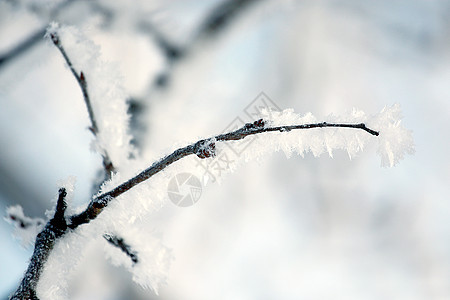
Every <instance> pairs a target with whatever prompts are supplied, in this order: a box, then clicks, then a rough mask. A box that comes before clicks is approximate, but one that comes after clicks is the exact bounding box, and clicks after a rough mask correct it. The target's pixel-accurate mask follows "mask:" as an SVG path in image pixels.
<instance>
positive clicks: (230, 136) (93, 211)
mask: <svg viewBox="0 0 450 300" xmlns="http://www.w3.org/2000/svg"><path fill="white" fill-rule="evenodd" d="M324 127H341V128H353V129H361V130H364V131H366V132H368V133H370V134H372V135H375V136H378V135H379V133H378V132H377V131H375V130H372V129H370V128H367V127H366V125H365V124H364V123H359V124H342V123H326V122H323V123H314V124H300V125H286V126H275V127H265V122H264V120H263V119H260V120H258V121H255V122H254V123H247V124H245V125H244V126H243V127H241V128H239V129H238V130H235V131H232V132H228V133H224V134H219V135H216V136H214V137H212V138H209V139H202V140H199V141H197V142H196V143H193V144H190V145H188V146H186V147H183V148H179V149H177V150H175V151H174V152H172V153H171V154H169V155H167V156H166V157H164V158H162V159H161V160H159V161H157V162H155V163H154V164H153V165H151V166H150V167H149V168H147V169H145V170H144V171H142V172H141V173H139V174H138V175H136V176H135V177H133V178H131V179H129V180H128V181H126V182H124V183H122V184H121V185H119V186H117V187H116V188H114V189H112V190H111V191H109V192H106V193H103V194H101V195H99V196H97V197H95V198H94V199H93V200H92V201H91V202H90V204H89V205H88V207H87V208H86V210H85V211H83V212H82V213H80V214H78V215H75V216H72V217H71V218H70V219H71V222H70V224H69V227H70V228H76V227H78V226H79V225H81V224H85V223H88V222H90V221H91V220H93V219H95V218H96V217H97V216H98V215H99V214H100V213H101V212H102V210H103V209H104V208H105V207H106V206H107V205H108V204H109V203H110V202H111V201H112V200H113V199H114V198H116V197H118V196H120V195H122V194H123V193H125V192H126V191H128V190H130V189H132V188H133V187H135V186H136V185H138V184H139V183H141V182H143V181H145V180H147V179H149V178H150V177H152V176H153V175H155V174H157V173H158V172H160V171H162V170H163V169H165V168H166V167H168V166H169V165H171V164H173V163H174V162H176V161H178V160H180V159H182V158H183V157H186V156H189V155H192V154H196V155H197V156H198V157H199V158H202V159H203V158H208V157H211V156H214V155H215V143H216V142H226V141H236V140H241V139H244V138H246V137H248V136H250V135H256V134H261V133H266V132H281V133H286V132H289V131H292V130H300V129H313V128H324Z"/></svg>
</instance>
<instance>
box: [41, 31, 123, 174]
mask: <svg viewBox="0 0 450 300" xmlns="http://www.w3.org/2000/svg"><path fill="white" fill-rule="evenodd" d="M48 35H49V36H50V39H51V40H52V42H53V44H54V45H55V46H56V47H57V48H58V50H59V52H61V55H62V56H63V58H64V60H65V61H66V63H67V65H68V67H69V69H70V71H71V72H72V74H73V76H74V77H75V79H76V80H77V82H78V85H79V86H80V89H81V92H82V93H83V99H84V103H85V104H86V108H87V110H88V114H89V120H90V121H91V126H90V128H89V129H90V131H91V132H92V134H93V135H94V136H95V137H97V135H98V132H99V128H98V126H97V119H96V117H95V113H94V110H93V108H92V104H91V99H90V97H89V93H88V87H87V81H86V76H85V74H84V73H83V71H80V72H79V73H78V72H77V71H76V70H75V67H74V66H73V64H72V61H71V60H70V58H69V56H68V55H67V52H66V50H65V49H64V47H63V45H62V43H61V40H60V38H59V36H58V33H57V32H56V31H53V32H48ZM101 155H102V159H103V167H104V169H105V175H106V179H107V180H108V179H110V178H111V174H112V173H114V172H115V171H116V169H115V167H114V165H113V163H112V161H111V158H110V157H109V155H108V151H107V150H106V149H101Z"/></svg>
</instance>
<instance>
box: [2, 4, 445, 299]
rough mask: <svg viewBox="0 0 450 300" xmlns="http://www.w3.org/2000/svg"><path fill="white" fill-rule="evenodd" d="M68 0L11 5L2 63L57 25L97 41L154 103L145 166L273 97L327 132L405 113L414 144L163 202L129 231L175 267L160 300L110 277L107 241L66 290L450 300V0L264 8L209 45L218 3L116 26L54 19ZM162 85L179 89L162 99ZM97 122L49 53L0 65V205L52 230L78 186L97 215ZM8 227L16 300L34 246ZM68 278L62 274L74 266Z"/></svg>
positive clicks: (305, 162)
mask: <svg viewBox="0 0 450 300" xmlns="http://www.w3.org/2000/svg"><path fill="white" fill-rule="evenodd" d="M60 2H63V1H51V0H48V1H44V2H41V1H32V0H26V1H25V0H23V1H16V2H14V3H16V4H14V3H13V2H10V1H3V2H0V53H6V52H7V51H8V50H9V49H11V48H12V47H14V45H16V44H17V43H19V42H20V41H21V40H23V39H24V38H26V37H27V36H29V35H30V34H32V33H33V32H35V31H38V30H39V29H41V28H44V27H45V26H47V24H48V23H49V22H50V21H54V20H55V21H58V22H59V23H61V24H67V25H74V26H75V27H77V28H79V29H80V30H81V31H82V32H83V33H84V34H85V35H86V36H88V37H89V39H91V40H92V41H93V42H94V43H96V44H97V45H99V46H100V47H101V50H100V51H101V55H102V59H103V60H104V61H110V62H114V64H115V67H117V69H118V70H120V73H121V74H106V75H105V76H107V79H109V80H111V78H117V76H120V77H121V78H122V80H121V84H122V85H123V87H124V92H125V93H126V94H128V95H130V96H131V97H133V98H135V99H137V101H140V103H142V104H143V105H145V106H146V107H147V109H146V110H144V113H143V114H141V115H140V118H139V121H140V122H141V125H143V126H144V127H145V128H146V129H145V130H144V131H139V132H138V134H139V135H138V141H139V145H138V147H137V148H138V155H137V156H138V157H139V158H138V159H137V161H136V164H137V165H138V166H135V168H139V167H142V168H144V167H146V166H148V165H149V164H150V163H151V162H152V161H153V160H154V159H155V158H158V157H160V156H161V155H162V154H164V153H167V152H168V151H170V150H171V149H173V148H174V145H183V141H192V140H195V139H196V138H198V137H207V136H210V135H213V134H216V133H220V132H221V131H222V130H223V129H224V128H226V127H227V126H228V125H229V124H230V123H231V122H232V121H233V120H234V119H235V118H236V117H241V118H243V119H244V118H246V115H245V112H244V109H245V108H246V107H247V106H248V105H249V104H250V103H251V102H252V101H253V100H254V99H255V98H256V97H257V96H258V95H259V94H260V93H261V92H264V93H265V94H266V95H268V96H269V97H270V99H272V101H274V102H275V103H276V105H277V106H278V107H280V108H282V109H284V108H293V109H294V110H295V112H297V113H299V114H305V113H307V112H312V113H313V114H314V115H315V116H316V117H317V118H318V119H319V120H320V119H321V117H323V118H325V117H326V116H328V115H329V114H336V115H342V114H345V112H347V111H349V110H351V109H352V108H353V107H356V108H358V109H361V110H363V111H364V112H366V113H367V114H369V115H370V114H375V113H378V112H379V111H381V110H382V109H383V107H384V106H386V105H388V106H390V105H392V104H394V103H399V104H400V105H401V107H402V111H403V116H404V119H403V121H402V122H403V124H404V125H405V127H407V128H408V129H411V130H412V131H413V137H414V142H415V148H416V153H415V154H414V155H413V156H410V155H408V156H406V157H405V159H404V160H402V161H400V163H399V164H398V165H396V166H395V167H393V168H382V167H381V166H380V159H379V157H378V156H377V155H376V153H375V152H376V147H369V146H368V147H366V149H365V150H364V151H363V152H362V153H359V154H358V155H357V156H356V157H353V158H352V159H351V160H349V158H348V155H347V153H346V152H345V151H335V152H334V153H333V154H334V155H333V156H334V157H333V158H329V157H328V155H322V156H321V157H319V158H315V157H314V156H313V155H312V154H311V153H309V154H306V155H305V157H304V158H302V157H301V156H298V155H295V154H293V155H292V156H291V157H290V158H289V159H287V158H286V156H285V155H284V154H283V153H281V152H279V153H275V154H273V155H267V156H264V157H263V158H262V159H260V160H258V161H250V162H249V163H247V164H244V165H242V166H240V167H239V168H238V169H237V170H236V171H235V172H233V173H231V174H228V175H226V176H225V177H223V178H222V180H221V183H220V184H218V183H212V184H208V185H207V186H206V187H205V188H204V189H203V192H202V195H201V198H200V200H199V201H198V202H197V203H196V204H195V205H193V206H191V207H188V208H180V207H177V206H175V205H173V204H172V203H171V202H170V201H169V200H168V199H165V200H164V199H163V200H162V202H163V203H165V205H164V206H163V207H162V208H161V209H159V210H157V211H155V212H154V213H153V214H151V215H150V216H147V217H148V218H146V219H144V220H140V221H139V222H138V223H139V224H141V225H142V228H145V230H140V229H139V228H134V229H132V230H131V229H130V231H129V232H128V233H129V234H130V235H131V234H132V235H133V236H134V237H136V236H137V237H140V238H141V239H142V241H141V242H142V243H143V242H145V241H148V243H149V245H153V244H158V245H157V246H155V247H163V246H161V245H159V243H161V244H162V245H164V247H167V248H168V249H169V250H168V251H169V252H170V254H171V255H172V256H173V257H174V259H173V261H172V262H171V265H170V268H169V269H168V275H167V282H166V284H164V285H162V286H161V287H160V288H159V296H155V295H154V293H153V292H152V291H149V290H142V289H141V287H139V286H138V285H136V284H135V283H134V282H133V281H132V275H130V274H129V273H128V272H127V271H126V267H125V268H124V267H114V266H111V264H110V263H109V261H108V260H107V259H106V256H107V255H105V254H104V248H107V247H108V245H106V244H104V241H102V239H101V236H100V237H99V240H98V241H95V242H94V243H92V244H90V245H89V246H88V247H86V248H88V249H84V250H85V251H84V252H83V253H84V254H83V257H71V258H70V260H68V261H69V262H71V261H75V262H76V267H75V264H74V269H76V270H75V271H74V272H72V273H73V274H71V275H70V277H64V276H63V275H61V277H62V279H60V280H61V281H63V280H64V279H65V278H70V281H69V282H68V283H66V284H67V285H68V286H67V287H66V289H67V292H68V294H69V296H70V298H72V299H149V298H151V299H213V298H214V299H408V300H409V299H449V298H450V238H449V236H450V220H449V217H450V202H449V196H448V195H450V187H449V182H450V172H449V170H450V160H449V159H448V153H449V152H450V139H449V138H450V135H449V133H448V131H447V128H449V127H450V118H449V115H450V104H449V103H450V101H449V100H450V85H449V82H450V51H449V50H450V30H449V28H450V3H449V2H448V1H444V0H440V1H438V0H434V1H432V0H430V1H425V0H409V1H407V0H396V1H384V0H382V1H359V0H354V1H351V0H341V1H331V0H329V1H306V0H305V1H275V0H272V1H270V0H267V1H259V2H256V3H253V4H252V5H249V7H248V8H246V9H243V10H242V12H241V13H240V14H239V15H237V16H236V18H233V19H232V20H230V23H229V25H228V26H227V27H226V28H225V29H224V30H223V31H222V32H220V33H218V34H217V35H215V36H213V37H203V38H199V37H196V35H195V32H196V28H198V26H200V25H201V22H202V21H203V20H204V18H205V16H206V15H207V14H208V12H209V11H210V10H211V9H212V8H214V7H215V6H216V5H217V4H218V3H220V1H212V0H210V1H190V0H189V1H181V0H179V1H135V2H133V4H130V3H129V1H114V2H113V3H109V2H112V1H91V2H92V3H97V4H98V7H103V8H104V7H106V8H108V9H109V11H108V12H109V13H110V14H107V13H105V10H104V9H100V8H97V9H94V7H95V5H93V4H92V3H91V2H90V1H86V2H85V1H73V3H71V4H70V5H69V7H66V8H63V9H61V10H60V12H59V13H58V14H56V15H50V14H49V13H48V11H50V10H51V9H52V7H53V6H54V5H55V3H56V4H58V3H60ZM37 3H39V5H36V4H37ZM33 5H35V6H33ZM36 7H37V8H36ZM106 16H109V18H108V17H106ZM139 20H146V21H148V20H151V22H150V23H151V24H152V25H154V26H155V27H156V28H158V30H159V31H160V32H161V33H162V34H163V35H164V36H166V37H167V38H168V39H169V40H170V41H172V42H173V43H174V44H176V45H181V46H183V45H190V46H189V49H190V50H189V52H188V54H186V56H185V57H183V58H182V59H180V60H179V61H175V62H173V63H172V64H170V65H169V64H168V63H167V61H166V58H165V56H164V55H163V53H162V52H161V50H160V48H159V47H158V44H157V43H156V40H155V38H154V35H152V34H151V33H149V32H148V30H147V31H146V30H143V29H142V27H139V26H138V25H139ZM80 55H83V54H82V53H80ZM163 73H167V74H170V75H169V77H168V78H169V82H168V85H167V86H166V87H165V88H155V86H154V85H153V81H154V79H155V77H157V76H159V75H160V74H163ZM88 84H89V82H88ZM114 88H115V87H114ZM88 126H89V119H88V116H87V112H86V109H85V106H84V103H83V100H82V95H81V92H80V90H79V87H78V85H77V83H76V81H75V79H74V78H73V76H72V74H71V73H70V71H69V69H68V68H67V67H66V66H65V63H64V61H63V59H62V57H61V55H60V53H59V52H58V51H57V49H56V48H55V47H54V46H53V45H52V44H51V43H50V42H48V41H47V42H46V41H41V42H39V43H38V44H37V45H36V46H34V47H32V48H30V50H29V51H27V52H25V53H24V54H22V55H20V56H19V57H17V58H15V59H14V60H12V61H11V62H7V63H4V64H2V65H0V145H1V147H0V209H1V210H2V211H6V207H7V206H10V205H15V204H21V205H22V206H23V207H24V211H25V214H27V215H28V216H32V217H40V218H44V216H45V210H46V209H49V210H50V209H52V203H53V202H52V199H54V197H55V195H56V193H57V190H58V188H59V185H58V184H60V182H61V181H64V180H65V179H67V178H68V177H69V176H75V177H76V183H75V192H74V199H73V204H74V205H76V206H78V205H82V204H83V203H86V202H87V201H88V199H89V198H90V196H91V194H92V183H93V181H94V180H95V178H96V176H97V173H98V172H99V170H100V168H101V159H100V157H99V155H98V154H97V153H94V152H92V151H91V144H92V136H91V134H90V132H89V131H88V130H87V127H88ZM139 164H141V165H139ZM179 168H180V171H189V170H183V165H180V167H179ZM165 191H166V187H165V186H162V187H160V190H159V191H156V192H155V194H157V193H160V194H161V195H164V194H165ZM151 198H152V195H150V196H149V201H152V199H151ZM149 205H151V204H149ZM158 205H159V203H158V204H157V205H156V206H158ZM118 230H119V229H118ZM0 232H1V235H0V236H1V243H0V297H3V298H5V297H7V296H8V295H9V294H10V293H11V292H12V291H13V290H14V289H15V287H16V286H17V284H18V282H19V280H20V278H21V276H22V274H23V271H24V270H25V269H26V266H27V260H28V259H29V257H30V255H31V249H26V250H24V249H23V248H21V244H20V241H17V240H15V239H14V238H13V237H12V233H13V229H12V227H11V226H10V225H9V224H8V223H6V222H0ZM126 233H127V232H126V231H125V233H124V235H126ZM125 238H126V236H125ZM78 246H80V245H78ZM107 251H108V250H107ZM73 253H76V251H74V252H73ZM54 266H55V268H56V267H57V266H59V265H57V264H55V265H54ZM60 266H61V268H66V269H61V270H60V271H61V274H65V273H67V272H68V269H71V268H72V266H67V265H64V264H61V265H60ZM57 271H58V269H57V268H56V269H55V272H57ZM156 271H157V270H155V272H156ZM46 276H47V275H46Z"/></svg>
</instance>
